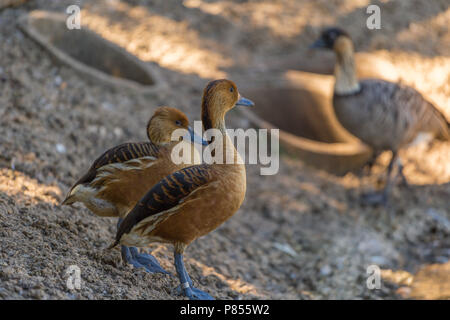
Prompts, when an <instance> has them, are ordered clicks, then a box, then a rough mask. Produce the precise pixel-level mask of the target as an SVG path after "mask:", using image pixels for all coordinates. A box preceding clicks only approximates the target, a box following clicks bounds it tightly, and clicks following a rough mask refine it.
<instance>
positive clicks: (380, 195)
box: [362, 151, 397, 206]
mask: <svg viewBox="0 0 450 320" xmlns="http://www.w3.org/2000/svg"><path fill="white" fill-rule="evenodd" d="M396 161H397V152H396V151H393V152H392V158H391V161H390V162H389V165H388V168H387V178H386V184H385V186H384V189H383V191H382V192H372V193H367V194H364V195H363V196H362V200H363V202H364V203H367V204H369V205H380V204H381V205H383V206H386V205H387V202H388V197H389V194H390V191H391V189H392V185H393V182H394V181H393V180H394V179H392V168H393V167H394V163H395V162H396Z"/></svg>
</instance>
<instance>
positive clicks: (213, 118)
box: [202, 108, 243, 166]
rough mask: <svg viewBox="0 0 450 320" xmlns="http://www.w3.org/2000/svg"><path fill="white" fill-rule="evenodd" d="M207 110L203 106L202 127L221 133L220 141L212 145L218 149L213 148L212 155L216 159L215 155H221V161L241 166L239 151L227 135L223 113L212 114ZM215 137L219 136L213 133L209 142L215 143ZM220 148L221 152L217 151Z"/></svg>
mask: <svg viewBox="0 0 450 320" xmlns="http://www.w3.org/2000/svg"><path fill="white" fill-rule="evenodd" d="M207 110H208V109H207V108H203V112H202V122H203V128H204V129H205V131H206V130H209V129H216V130H219V131H220V133H221V135H220V137H221V139H222V141H221V143H220V142H219V143H218V144H217V145H215V146H214V147H215V148H219V149H214V150H213V156H214V157H216V160H219V159H217V157H223V159H222V163H226V164H233V165H239V166H241V165H242V163H243V161H242V158H241V157H240V155H239V153H238V152H237V150H236V148H235V147H234V143H233V141H232V140H231V138H230V137H229V136H228V132H227V128H226V126H225V114H216V115H213V114H211V113H208V112H207ZM216 138H219V137H217V136H216V135H214V136H213V138H212V140H211V142H210V143H215V139H216ZM220 149H221V152H220V151H219V150H220ZM217 152H218V153H217ZM230 161H231V163H230Z"/></svg>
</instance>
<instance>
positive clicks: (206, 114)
mask: <svg viewBox="0 0 450 320" xmlns="http://www.w3.org/2000/svg"><path fill="white" fill-rule="evenodd" d="M234 106H253V103H252V102H251V101H250V100H247V99H245V98H242V97H241V96H240V94H239V92H238V90H237V87H236V85H235V84H234V83H233V82H232V81H230V80H225V79H223V80H215V81H212V82H210V83H209V84H208V85H207V86H206V88H205V90H204V92H203V99H202V121H203V127H204V129H205V130H208V129H212V128H213V129H218V130H220V132H221V138H216V139H223V140H222V142H223V144H222V145H221V146H220V149H214V150H215V152H216V155H217V154H219V152H221V151H223V153H222V154H221V155H220V156H223V157H224V158H223V160H224V161H225V160H226V159H233V160H234V161H233V163H229V162H228V163H225V162H224V163H223V164H219V163H213V164H201V165H195V166H191V167H188V168H184V169H182V170H179V171H177V172H175V173H172V174H169V175H167V176H166V177H165V178H163V179H162V180H161V181H159V182H158V183H157V184H156V185H155V186H154V187H153V188H152V189H151V190H150V191H148V192H147V194H146V195H145V196H144V197H143V198H142V199H141V200H140V201H139V202H138V204H137V205H136V206H135V207H134V209H133V210H132V211H131V212H130V213H129V214H128V215H127V217H126V218H125V220H124V221H123V223H122V224H121V225H120V227H119V230H118V231H117V235H116V241H115V243H114V244H113V245H112V247H114V246H115V245H117V244H119V243H120V244H122V245H127V246H138V247H145V246H148V245H149V244H151V243H154V242H162V243H170V244H173V246H174V259H175V269H176V272H177V274H178V277H179V279H180V290H181V292H182V293H183V294H184V295H185V296H187V297H189V298H190V299H212V297H211V296H210V295H209V294H207V293H205V292H203V291H201V290H199V289H197V288H195V287H194V286H193V283H192V280H191V279H190V277H189V275H188V273H187V271H186V268H185V267H184V262H183V253H184V251H185V249H186V247H187V246H188V245H189V244H190V243H191V242H192V241H194V240H195V239H197V238H198V237H201V236H203V235H206V234H208V233H209V232H211V231H212V230H214V229H216V228H217V227H218V226H220V225H221V224H222V223H224V222H225V221H226V220H228V219H229V218H230V217H231V216H232V215H233V214H234V213H235V212H236V211H237V210H238V209H239V207H240V206H241V204H242V202H243V201H244V197H245V192H246V172H245V165H244V164H243V162H242V159H241V158H240V156H239V153H238V152H237V151H236V149H235V147H234V145H233V142H232V140H231V139H230V138H229V137H228V134H227V132H226V127H225V114H226V113H227V112H228V111H229V110H230V109H232V108H233V107H234ZM218 145H220V143H218ZM227 155H228V156H232V158H225V157H227Z"/></svg>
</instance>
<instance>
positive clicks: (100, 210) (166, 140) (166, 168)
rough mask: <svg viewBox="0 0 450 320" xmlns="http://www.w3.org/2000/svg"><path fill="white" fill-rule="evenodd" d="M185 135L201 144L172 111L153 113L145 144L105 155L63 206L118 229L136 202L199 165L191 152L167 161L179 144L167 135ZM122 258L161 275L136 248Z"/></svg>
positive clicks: (155, 264) (118, 148) (178, 113)
mask: <svg viewBox="0 0 450 320" xmlns="http://www.w3.org/2000/svg"><path fill="white" fill-rule="evenodd" d="M177 129H186V130H188V131H189V133H190V137H191V139H192V141H194V142H202V143H204V144H207V143H206V142H203V141H202V139H201V138H199V137H198V136H196V135H195V134H194V132H193V130H192V129H191V128H190V127H189V120H188V119H187V117H186V115H185V114H184V113H183V112H181V111H180V110H178V109H175V108H171V107H160V108H158V109H157V110H156V111H155V113H154V114H153V116H152V117H151V118H150V120H149V122H148V125H147V136H148V138H149V140H150V141H149V142H137V143H124V144H121V145H118V146H116V147H114V148H111V149H109V150H107V151H106V152H104V153H103V154H102V155H101V156H100V157H99V158H98V159H97V160H95V161H94V163H93V164H92V166H91V167H90V168H89V170H88V171H87V173H86V174H85V175H83V176H82V177H81V178H80V179H79V180H78V181H77V182H76V183H75V184H74V185H73V186H72V188H71V189H70V191H69V192H68V194H67V196H66V198H65V199H64V201H63V202H62V204H63V205H70V204H73V203H75V202H82V203H83V204H84V205H85V206H86V207H87V208H88V209H89V210H91V211H92V212H93V213H95V214H96V215H98V216H102V217H119V224H120V223H121V221H122V219H123V218H124V217H125V215H126V214H127V213H128V212H129V211H130V210H131V209H132V208H133V207H134V206H135V205H136V203H137V202H138V201H139V199H140V198H142V196H143V195H144V194H145V192H147V191H148V190H149V189H150V188H151V187H152V186H153V185H154V184H156V183H157V182H158V181H159V180H161V179H162V178H163V177H165V176H167V175H168V174H170V173H172V172H175V171H177V170H179V169H181V168H184V167H187V166H191V165H193V164H197V163H200V155H199V154H198V152H197V150H196V148H191V150H192V154H189V155H183V160H185V161H184V162H185V163H181V164H175V163H173V162H172V161H171V151H172V149H173V147H174V146H176V145H177V144H178V143H187V142H184V141H181V142H179V141H171V135H172V133H173V132H174V131H175V130H177ZM122 257H123V259H124V260H125V261H127V262H128V263H131V264H132V265H134V266H135V267H144V268H145V269H146V270H147V271H148V272H163V273H166V271H164V269H162V268H161V266H160V265H159V263H158V262H157V261H156V259H155V258H154V257H153V256H151V255H149V254H145V253H142V254H140V253H139V252H138V251H137V249H136V248H128V247H125V246H123V247H122Z"/></svg>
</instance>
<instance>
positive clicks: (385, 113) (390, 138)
mask: <svg viewBox="0 0 450 320" xmlns="http://www.w3.org/2000/svg"><path fill="white" fill-rule="evenodd" d="M312 47H313V48H325V49H331V50H334V52H335V54H336V57H337V59H336V66H335V71H334V75H335V80H336V81H335V85H334V94H333V107H334V111H335V113H336V116H337V118H338V120H339V122H340V123H341V124H342V125H343V126H344V128H346V129H347V130H348V131H349V132H350V133H352V134H353V135H355V136H356V137H358V138H359V139H361V140H362V141H363V142H364V143H366V144H367V145H369V146H370V147H372V148H373V150H374V154H379V153H381V152H382V151H385V150H390V151H392V158H391V161H390V163H389V165H388V169H387V180H386V185H385V187H384V190H383V192H382V193H373V194H368V195H365V200H366V202H368V203H370V204H379V203H382V204H386V203H387V200H388V195H389V193H390V189H391V187H392V179H391V172H392V168H393V165H394V163H395V162H396V160H397V158H398V151H399V150H400V149H401V148H403V147H406V146H408V145H409V144H411V143H413V142H414V141H415V140H416V139H418V138H425V137H426V138H428V139H432V138H434V137H436V138H439V139H443V140H449V139H450V124H449V123H448V121H447V120H446V119H445V116H444V115H443V114H442V113H441V112H439V111H438V109H436V107H434V106H433V104H431V103H430V102H429V101H427V100H426V99H425V98H424V97H422V95H421V94H420V93H419V92H418V91H416V90H415V89H413V88H411V87H409V86H406V85H401V84H397V83H392V82H388V81H384V80H379V79H365V80H358V79H357V78H356V74H355V62H354V57H353V55H354V49H353V42H352V40H351V39H350V36H349V35H348V34H347V33H346V32H345V31H343V30H341V29H339V28H328V29H326V30H324V31H323V32H322V34H321V36H320V38H319V39H318V40H317V41H316V42H315V43H314V44H313V45H312ZM399 174H400V175H401V176H402V177H403V179H404V180H405V181H406V179H405V177H404V176H403V172H402V166H401V164H399Z"/></svg>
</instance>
